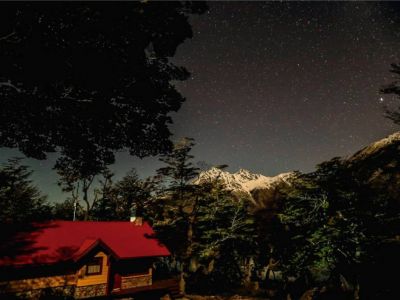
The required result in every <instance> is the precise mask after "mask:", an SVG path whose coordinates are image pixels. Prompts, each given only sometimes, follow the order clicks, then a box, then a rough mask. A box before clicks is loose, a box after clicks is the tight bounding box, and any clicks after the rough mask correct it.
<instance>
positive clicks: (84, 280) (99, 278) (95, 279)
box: [76, 251, 109, 286]
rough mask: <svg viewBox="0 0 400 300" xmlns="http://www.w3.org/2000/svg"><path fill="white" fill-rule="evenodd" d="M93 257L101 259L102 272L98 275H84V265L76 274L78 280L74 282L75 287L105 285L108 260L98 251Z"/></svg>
mask: <svg viewBox="0 0 400 300" xmlns="http://www.w3.org/2000/svg"><path fill="white" fill-rule="evenodd" d="M94 257H101V258H103V265H102V272H101V274H99V275H86V265H84V266H82V267H81V268H80V269H79V270H78V272H77V277H78V280H77V282H76V286H86V285H96V284H103V283H107V281H108V267H109V266H108V259H107V255H106V254H105V253H104V252H102V251H100V252H98V253H97V254H96V255H94Z"/></svg>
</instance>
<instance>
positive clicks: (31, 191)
mask: <svg viewBox="0 0 400 300" xmlns="http://www.w3.org/2000/svg"><path fill="white" fill-rule="evenodd" d="M31 175H32V171H30V170H29V168H28V167H27V166H24V165H21V163H20V159H9V160H8V162H7V163H5V164H3V165H2V166H0V223H27V222H32V221H41V220H46V219H50V218H51V208H50V206H49V205H48V204H47V202H46V197H45V196H43V195H42V194H41V192H40V191H39V190H38V189H37V187H36V186H34V185H33V184H32V181H31V179H30V177H31Z"/></svg>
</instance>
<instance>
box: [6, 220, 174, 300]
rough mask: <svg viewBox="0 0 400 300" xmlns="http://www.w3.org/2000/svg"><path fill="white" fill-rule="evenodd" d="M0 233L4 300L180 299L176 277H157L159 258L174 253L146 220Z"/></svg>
mask: <svg viewBox="0 0 400 300" xmlns="http://www.w3.org/2000/svg"><path fill="white" fill-rule="evenodd" d="M0 232H1V238H0V242H1V244H0V299H3V298H6V297H10V295H22V296H25V297H28V298H30V299H35V298H39V297H41V296H43V294H49V293H50V294H51V293H53V294H57V293H58V294H63V295H69V296H72V297H73V298H75V299H84V298H113V299H115V298H119V297H120V298H127V297H134V299H140V297H142V299H160V297H167V298H168V297H169V298H171V299H174V298H178V297H180V296H181V292H180V290H179V281H178V280H177V279H174V278H163V279H160V278H159V276H157V269H155V268H154V264H155V262H156V260H159V259H160V258H162V257H168V256H169V255H170V252H169V251H168V249H167V248H166V247H165V246H164V245H162V244H161V243H160V242H159V241H158V240H157V239H155V238H154V232H153V230H152V228H151V227H150V225H149V224H148V223H146V222H142V220H141V218H132V220H131V221H128V222H94V221H50V222H43V223H35V224H29V225H24V226H15V225H12V226H11V225H2V226H1V228H0ZM157 297H158V298H157Z"/></svg>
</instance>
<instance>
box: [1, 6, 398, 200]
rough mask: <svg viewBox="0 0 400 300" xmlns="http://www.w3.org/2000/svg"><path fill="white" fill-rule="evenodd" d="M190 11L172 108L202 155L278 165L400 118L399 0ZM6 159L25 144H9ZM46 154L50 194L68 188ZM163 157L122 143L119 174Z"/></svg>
mask: <svg viewBox="0 0 400 300" xmlns="http://www.w3.org/2000/svg"><path fill="white" fill-rule="evenodd" d="M209 8H210V9H209V11H208V12H207V13H205V14H203V15H200V16H191V17H190V23H191V24H192V28H193V38H192V39H191V40H187V41H185V42H184V43H183V44H182V45H181V46H179V48H178V51H177V53H176V55H175V57H174V58H173V61H174V62H175V63H176V64H178V65H183V66H185V67H186V68H187V69H188V70H189V71H190V72H191V74H192V75H191V78H190V79H189V80H187V81H186V82H183V83H177V87H178V89H179V90H180V92H181V93H182V94H183V95H184V96H185V97H186V98H187V100H186V102H185V103H184V105H183V107H182V108H181V110H179V112H177V113H174V114H173V115H172V117H173V120H174V124H173V125H171V130H172V132H173V133H174V137H173V138H174V139H175V140H176V139H178V138H180V137H184V136H188V137H192V138H194V139H195V140H196V143H197V145H196V147H195V148H194V150H193V154H194V155H195V159H196V161H205V162H206V163H208V164H210V165H213V164H228V165H229V168H228V170H229V171H237V170H238V169H239V168H245V169H248V170H250V171H252V172H255V173H262V174H264V175H267V176H272V175H276V174H278V173H281V172H286V171H291V170H300V171H303V172H308V171H311V170H313V168H314V167H315V165H316V164H317V163H319V162H322V161H324V160H328V159H330V158H332V157H334V156H345V155H349V154H351V153H353V152H355V151H357V150H358V149H360V148H362V147H364V146H366V145H367V144H369V143H371V142H373V141H376V140H379V139H381V138H383V137H385V136H386V135H388V134H390V133H392V132H395V131H398V130H400V128H398V127H397V126H395V125H394V124H392V122H391V121H390V120H387V119H385V118H384V117H383V113H384V107H385V106H388V107H393V106H394V105H396V104H398V102H397V101H398V100H396V99H395V98H394V97H393V96H390V95H381V94H380V93H379V88H380V87H381V86H382V85H384V84H388V83H390V82H392V81H393V77H392V75H391V73H390V72H389V69H390V64H391V63H395V62H400V50H399V49H400V30H399V29H400V5H399V4H397V3H390V2H313V3H311V2H308V3H304V2H303V3H301V2H283V3H282V2H267V3H264V2H229V3H228V2H210V3H209ZM0 154H1V157H2V160H4V159H6V158H7V157H10V156H13V155H15V154H16V152H15V151H13V150H7V149H6V150H4V149H3V150H1V152H0ZM54 160H55V155H50V156H49V159H48V160H47V161H35V160H26V163H28V164H30V165H31V166H32V168H33V169H34V170H35V175H34V179H35V182H36V183H37V184H38V186H39V187H40V188H41V189H42V190H43V191H44V192H45V193H47V194H49V199H50V200H54V201H60V199H61V200H62V199H65V197H66V196H67V195H62V194H61V192H60V191H59V189H58V187H57V185H56V179H57V178H56V175H55V173H54V172H53V171H52V170H51V167H52V165H53V164H54ZM159 166H161V164H160V163H159V162H158V160H157V158H146V159H143V160H140V159H137V158H132V157H130V156H129V155H128V154H126V153H119V154H118V155H117V162H116V164H115V165H114V166H113V167H112V169H113V171H114V172H115V173H116V178H118V177H121V176H123V175H124V174H125V173H126V172H127V171H128V170H129V169H131V168H136V169H137V171H138V173H139V174H140V175H141V176H142V177H146V176H150V175H153V174H154V172H155V170H156V168H158V167H159Z"/></svg>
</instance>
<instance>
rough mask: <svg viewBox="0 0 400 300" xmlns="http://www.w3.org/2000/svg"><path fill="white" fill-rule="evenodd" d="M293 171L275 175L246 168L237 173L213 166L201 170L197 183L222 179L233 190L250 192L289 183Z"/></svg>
mask: <svg viewBox="0 0 400 300" xmlns="http://www.w3.org/2000/svg"><path fill="white" fill-rule="evenodd" d="M292 174H293V173H282V174H279V175H276V176H273V177H268V176H264V175H261V174H254V173H251V172H249V171H248V170H245V169H240V170H239V171H238V172H236V173H230V172H227V171H224V170H221V169H218V168H211V169H210V170H208V171H204V172H201V173H200V174H199V178H198V179H197V180H196V181H195V183H201V182H205V181H213V180H217V179H218V180H221V181H222V182H223V183H224V184H225V187H226V188H227V189H228V190H231V191H232V192H244V193H246V194H250V192H251V191H253V190H255V189H265V188H270V187H273V186H276V185H278V184H281V183H287V181H288V179H289V178H290V177H291V176H292Z"/></svg>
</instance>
